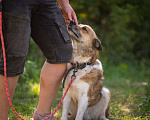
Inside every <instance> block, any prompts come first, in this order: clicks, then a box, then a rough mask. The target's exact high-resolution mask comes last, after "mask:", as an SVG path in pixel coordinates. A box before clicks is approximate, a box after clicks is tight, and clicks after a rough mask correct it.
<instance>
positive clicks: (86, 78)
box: [65, 62, 102, 105]
mask: <svg viewBox="0 0 150 120" xmlns="http://www.w3.org/2000/svg"><path fill="white" fill-rule="evenodd" d="M98 63H99V64H97V65H92V66H91V65H88V66H86V67H85V68H84V69H79V70H78V72H77V73H76V79H75V80H74V81H73V83H72V85H71V88H70V89H69V91H68V95H69V96H70V97H71V98H72V99H73V101H74V102H75V103H78V99H79V97H80V96H81V95H83V94H84V95H86V96H87V97H88V101H89V105H90V104H91V103H94V102H93V101H95V100H96V99H97V96H98V95H99V94H100V89H101V87H102V80H101V78H102V66H101V64H100V62H98ZM72 72H73V71H71V72H70V73H69V75H68V77H67V79H66V83H65V88H66V86H68V84H69V82H70V80H71V76H72Z"/></svg>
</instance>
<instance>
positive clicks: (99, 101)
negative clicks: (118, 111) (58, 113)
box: [62, 22, 111, 120]
mask: <svg viewBox="0 0 150 120" xmlns="http://www.w3.org/2000/svg"><path fill="white" fill-rule="evenodd" d="M68 33H69V35H70V37H71V39H72V45H73V54H72V58H71V62H70V63H69V65H68V69H70V68H71V67H72V66H73V65H76V66H82V67H81V69H80V68H79V69H78V71H77V72H76V79H75V80H74V81H73V83H72V85H71V87H70V89H69V90H68V93H67V94H66V97H65V98H64V101H63V111H62V120H68V119H69V120H83V119H84V120H99V119H100V120H108V117H109V110H110V97H111V94H110V92H109V90H108V89H107V88H105V87H103V79H104V77H103V68H102V64H101V62H100V61H99V60H98V56H99V51H101V50H102V46H101V41H100V40H99V39H98V37H97V36H96V34H95V32H94V30H93V29H92V28H91V27H90V26H88V25H83V24H79V25H78V26H76V25H75V23H74V22H71V23H70V24H69V25H68ZM72 74H73V70H71V71H70V72H69V74H68V76H67V77H66V81H65V84H64V89H63V94H64V92H65V91H66V89H67V87H68V85H69V83H70V81H71V76H72Z"/></svg>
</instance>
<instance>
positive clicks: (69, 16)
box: [68, 12, 72, 21]
mask: <svg viewBox="0 0 150 120" xmlns="http://www.w3.org/2000/svg"><path fill="white" fill-rule="evenodd" d="M68 19H69V20H70V21H72V15H71V12H69V13H68Z"/></svg>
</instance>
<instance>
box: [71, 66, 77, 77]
mask: <svg viewBox="0 0 150 120" xmlns="http://www.w3.org/2000/svg"><path fill="white" fill-rule="evenodd" d="M76 72H78V67H77V64H76V66H75V68H74V70H73V75H72V76H71V78H72V77H74V78H76Z"/></svg>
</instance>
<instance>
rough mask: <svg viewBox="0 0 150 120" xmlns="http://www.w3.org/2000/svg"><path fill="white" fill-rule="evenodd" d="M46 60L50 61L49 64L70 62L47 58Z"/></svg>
mask: <svg viewBox="0 0 150 120" xmlns="http://www.w3.org/2000/svg"><path fill="white" fill-rule="evenodd" d="M46 62H48V63H51V64H59V63H60V64H61V63H70V61H69V60H58V61H56V60H48V59H46Z"/></svg>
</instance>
